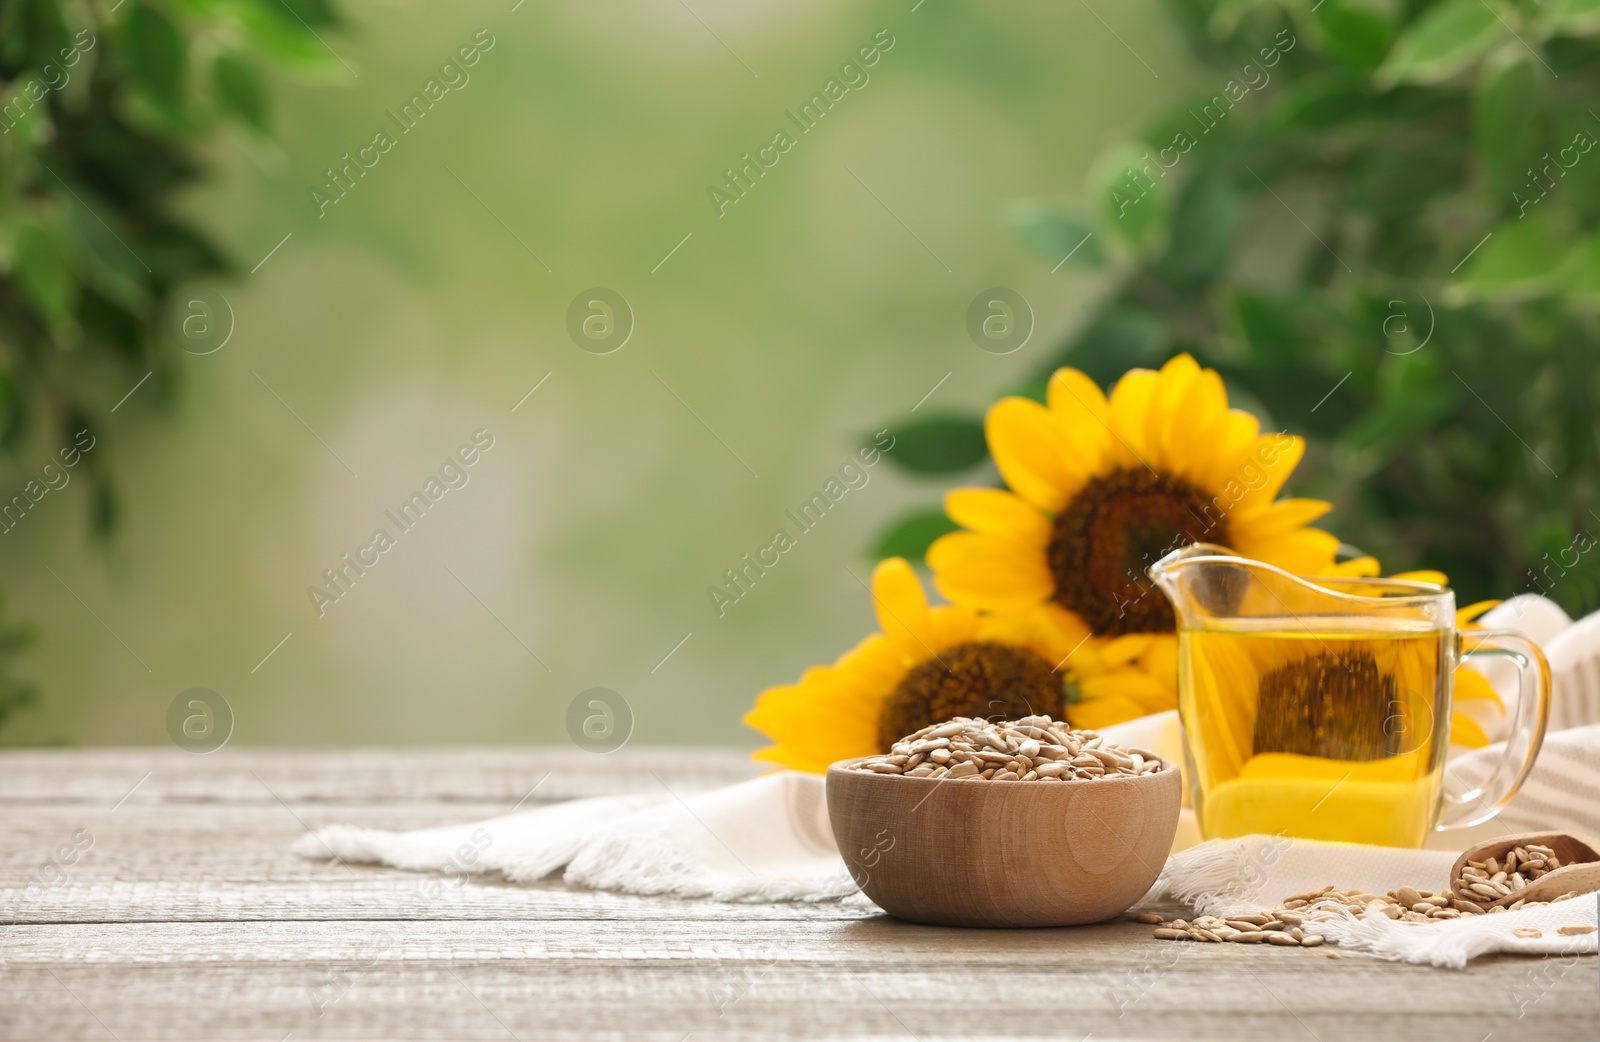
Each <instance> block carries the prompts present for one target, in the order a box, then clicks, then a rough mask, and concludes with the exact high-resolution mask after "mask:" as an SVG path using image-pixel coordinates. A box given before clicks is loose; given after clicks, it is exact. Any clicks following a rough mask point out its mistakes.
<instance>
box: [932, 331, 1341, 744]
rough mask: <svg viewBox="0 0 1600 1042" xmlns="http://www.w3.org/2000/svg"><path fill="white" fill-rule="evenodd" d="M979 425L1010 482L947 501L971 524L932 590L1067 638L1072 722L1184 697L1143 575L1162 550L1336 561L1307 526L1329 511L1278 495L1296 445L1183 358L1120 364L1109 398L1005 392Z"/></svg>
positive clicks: (943, 561)
mask: <svg viewBox="0 0 1600 1042" xmlns="http://www.w3.org/2000/svg"><path fill="white" fill-rule="evenodd" d="M985 433H986V435H987V437H988V442H989V451H990V454H991V455H992V456H993V457H994V461H995V465H996V466H997V467H998V468H999V470H1000V474H1001V476H1002V477H1003V478H1004V479H1005V483H1006V485H1007V486H1008V487H1007V488H1005V489H989V488H963V489H956V490H954V491H952V492H950V493H949V494H948V495H947V496H946V497H945V508H946V511H947V512H948V513H949V515H950V518H951V520H953V521H955V522H956V523H957V524H959V525H961V526H962V527H963V529H964V530H963V531H959V532H953V533H951V534H949V535H946V536H943V537H941V538H940V539H938V540H937V541H935V542H934V544H933V546H932V547H930V548H929V550H928V564H929V566H930V567H931V568H932V569H933V572H934V585H935V586H936V587H937V588H938V590H939V592H940V593H942V594H944V596H945V597H947V598H948V599H949V600H950V601H952V602H953V603H954V604H956V605H959V606H961V607H965V608H970V609H972V610H974V611H977V612H982V613H993V614H995V615H1001V616H1027V617H1033V618H1034V619H1035V621H1033V622H1030V625H1032V626H1035V627H1046V628H1048V629H1050V630H1051V631H1053V632H1055V633H1056V634H1058V635H1060V637H1061V638H1062V639H1066V640H1068V641H1069V642H1076V643H1077V644H1078V645H1079V646H1078V650H1077V651H1075V652H1074V653H1073V654H1072V657H1071V660H1070V662H1069V663H1068V666H1067V669H1066V671H1068V672H1070V674H1071V675H1072V677H1073V678H1074V682H1075V683H1076V686H1077V696H1078V699H1077V700H1075V701H1074V704H1073V706H1072V708H1071V710H1070V711H1069V718H1070V719H1071V721H1072V723H1073V724H1074V725H1075V726H1104V725H1106V724H1109V723H1114V722H1116V721H1119V720H1125V719H1129V718H1130V717H1133V716H1139V715H1142V714H1143V713H1148V712H1153V711H1155V710H1157V709H1170V708H1172V707H1174V706H1175V705H1176V704H1177V691H1176V686H1177V669H1176V662H1177V652H1176V640H1175V637H1174V630H1175V628H1176V625H1175V619H1174V617H1173V613H1172V608H1171V606H1170V605H1169V604H1168V603H1167V600H1166V598H1165V596H1164V595H1163V594H1162V593H1161V592H1160V591H1159V590H1157V589H1156V588H1155V587H1154V586H1153V585H1152V584H1151V583H1150V581H1149V579H1148V578H1147V576H1146V572H1145V570H1146V569H1147V568H1148V567H1149V566H1150V565H1151V564H1153V563H1154V562H1155V561H1157V560H1158V559H1160V558H1161V557H1162V555H1164V554H1166V553H1167V552H1168V551H1169V550H1172V549H1175V548H1177V547H1179V546H1183V545H1186V544H1188V543H1193V542H1209V543H1220V544H1222V545H1224V546H1228V547H1231V548H1232V549H1234V550H1236V551H1237V552H1239V553H1241V554H1244V555H1245V556H1247V557H1251V558H1254V559H1256V560H1259V561H1265V562H1267V563H1269V564H1275V565H1277V566H1279V567H1281V568H1284V569H1286V570H1288V571H1291V572H1294V573H1296V574H1300V575H1326V574H1329V573H1331V572H1333V571H1334V570H1335V563H1334V561H1335V555H1336V553H1337V552H1338V548H1339V541H1338V539H1337V538H1335V537H1334V536H1332V535H1330V534H1329V533H1327V532H1323V531H1320V530H1318V529H1315V528H1309V527H1307V526H1308V525H1309V523H1310V522H1312V521H1314V520H1316V519H1317V518H1319V517H1321V516H1322V515H1323V514H1325V513H1327V512H1328V510H1329V509H1330V508H1331V507H1330V504H1328V503H1325V502H1322V501H1321V500H1313V499H1279V498H1278V493H1279V492H1280V490H1281V489H1282V488H1283V485H1284V482H1285V481H1286V480H1287V479H1288V477H1289V475H1290V474H1291V473H1292V472H1293V471H1294V468H1295V466H1296V465H1297V464H1298V463H1299V462H1300V458H1301V456H1302V455H1303V454H1304V452H1305V442H1304V441H1303V440H1302V439H1300V438H1297V437H1293V436H1290V435H1287V434H1277V433H1267V434H1262V433H1261V427H1260V423H1259V422H1258V421H1257V420H1256V418H1255V417H1254V416H1251V415H1250V414H1249V413H1246V412H1243V411H1241V410H1239V409H1230V408H1229V407H1228V395H1227V391H1226V390H1225V388H1224V387H1223V384H1222V378H1221V377H1220V376H1219V375H1217V373H1216V371H1214V370H1211V369H1202V368H1200V366H1199V364H1198V363H1196V362H1195V360H1194V359H1193V358H1191V357H1190V356H1189V355H1187V354H1183V355H1179V356H1177V357H1176V358H1173V359H1172V360H1171V361H1169V362H1168V363H1167V364H1166V365H1164V366H1162V368H1161V370H1160V371H1159V372H1152V371H1150V370H1147V369H1135V370H1133V371H1131V372H1129V373H1127V374H1126V375H1125V376H1123V377H1122V379H1120V380H1119V381H1117V384H1116V386H1115V387H1113V388H1112V390H1111V395H1110V397H1109V398H1108V397H1107V396H1106V395H1105V394H1103V393H1102V392H1101V390H1100V388H1099V387H1098V386H1097V385H1096V384H1095V382H1094V381H1093V380H1091V379H1089V378H1088V377H1087V376H1085V375H1084V374H1083V373H1081V372H1079V371H1078V370H1076V369H1070V368H1063V369H1058V370H1057V371H1056V372H1055V374H1054V375H1053V376H1052V377H1051V378H1050V382H1049V388H1048V393H1047V396H1046V404H1044V405H1040V404H1038V403H1037V402H1033V401H1030V400H1028V399H1026V398H1006V399H1004V400H1002V401H1000V402H998V403H997V404H996V405H995V406H994V407H993V408H991V409H990V410H989V413H988V416H987V417H986V420H985ZM1039 618H1042V620H1043V621H1037V620H1038V619H1039ZM1128 637H1134V638H1136V639H1135V640H1132V641H1129V640H1126V639H1125V638H1128ZM1080 659H1081V660H1082V662H1083V664H1084V665H1086V666H1088V669H1087V673H1088V674H1089V675H1088V676H1085V675H1083V673H1081V672H1080V669H1082V668H1083V667H1082V666H1080ZM1108 667H1109V668H1108ZM1141 674H1142V676H1143V678H1144V679H1140V680H1137V681H1136V680H1134V679H1132V678H1134V677H1137V676H1139V675H1141ZM1152 685H1155V686H1156V687H1159V688H1160V689H1161V693H1160V694H1159V696H1158V695H1157V694H1156V693H1155V691H1154V690H1153V688H1152Z"/></svg>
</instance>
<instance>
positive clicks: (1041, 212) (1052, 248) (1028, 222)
mask: <svg viewBox="0 0 1600 1042" xmlns="http://www.w3.org/2000/svg"><path fill="white" fill-rule="evenodd" d="M1007 217H1008V219H1009V221H1010V224H1011V227H1012V228H1013V229H1014V230H1015V231H1016V233H1017V235H1018V237H1020V238H1021V239H1022V241H1023V242H1025V243H1027V244H1028V245H1029V246H1031V247H1033V248H1034V249H1035V250H1038V251H1039V252H1040V253H1041V254H1043V255H1044V256H1045V257H1047V258H1049V259H1050V261H1051V262H1053V263H1057V262H1060V261H1062V260H1063V259H1065V258H1066V257H1067V256H1068V255H1069V254H1070V255H1071V258H1072V259H1071V261H1070V263H1072V264H1075V265H1077V266H1079V267H1083V268H1099V267H1101V266H1103V265H1104V264H1105V261H1106V257H1105V251H1103V250H1102V249H1101V248H1100V243H1099V242H1098V241H1096V240H1095V239H1094V238H1093V237H1092V236H1093V234H1094V229H1093V227H1092V226H1091V225H1090V224H1089V222H1088V221H1087V220H1085V219H1084V218H1082V217H1080V216H1078V215H1077V214H1073V213H1069V212H1067V211H1066V210H1064V209H1061V208H1058V207H1053V206H1049V205H1047V204H1044V203H1040V202H1037V201H1035V200H1032V199H1026V200H1022V201H1020V202H1017V203H1013V204H1012V205H1011V207H1010V211H1009V213H1008V214H1007Z"/></svg>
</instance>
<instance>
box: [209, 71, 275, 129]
mask: <svg viewBox="0 0 1600 1042" xmlns="http://www.w3.org/2000/svg"><path fill="white" fill-rule="evenodd" d="M211 75H212V78H213V80H214V81H215V82H216V85H217V101H218V103H219V104H220V105H221V106H222V108H223V109H224V110H226V111H228V112H231V113H233V114H234V115H236V116H238V117H239V118H240V119H242V120H244V121H245V122H246V123H248V124H250V125H251V126H252V127H255V128H256V129H257V130H266V129H267V92H266V88H264V87H263V86H262V84H261V77H260V75H259V74H258V73H257V72H256V70H255V67H254V66H253V65H251V64H250V62H249V60H248V59H246V58H245V57H244V56H243V55H240V54H230V53H223V54H219V55H217V60H216V61H215V62H213V63H212V66H211Z"/></svg>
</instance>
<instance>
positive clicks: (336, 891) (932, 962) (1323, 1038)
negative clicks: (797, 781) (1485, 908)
mask: <svg viewBox="0 0 1600 1042" xmlns="http://www.w3.org/2000/svg"><path fill="white" fill-rule="evenodd" d="M547 771H549V772H552V773H550V775H549V777H548V778H547V779H546V780H545V781H544V782H543V783H542V784H540V785H539V786H538V788H537V790H536V791H535V793H534V795H533V796H532V797H530V798H528V802H527V803H526V804H524V806H532V805H535V804H536V803H539V802H549V801H553V800H559V799H569V798H572V797H577V796H588V795H596V794H600V793H613V792H625V791H638V790H643V789H646V788H648V787H651V786H654V785H656V784H657V783H656V782H655V781H654V780H653V779H652V778H651V776H650V772H651V771H654V772H656V773H658V774H659V775H660V776H661V778H662V779H663V780H664V781H666V782H667V783H669V784H671V785H672V787H673V788H674V789H675V790H676V791H679V792H680V793H681V792H687V791H692V790H695V789H699V788H707V787H711V786H716V785H723V784H727V783H729V782H732V781H735V780H738V779H741V778H744V777H748V776H749V775H750V774H751V773H752V768H751V767H750V766H749V765H748V764H747V763H746V762H744V761H743V759H742V757H740V756H738V755H736V754H733V753H729V752H724V751H695V750H672V751H667V750H627V751H624V752H621V753H617V754H614V755H612V756H609V757H601V756H594V755H589V754H586V753H582V752H577V751H574V750H551V749H517V750H505V749H472V750H415V751H410V750H408V751H390V750H351V751H336V752H281V751H264V750H261V751H254V750H237V749H227V750H223V751H222V752H219V753H215V754H212V755H209V756H196V755H191V754H188V753H184V752H182V751H179V750H176V749H135V750H92V751H90V750H85V751H58V750H49V751H34V750H28V751H13V752H7V753H3V754H0V837H3V839H0V851H3V854H4V861H3V864H0V922H4V923H5V925H0V939H3V940H0V1036H3V1037H5V1038H47V1037H48V1038H76V1039H111V1040H115V1042H132V1040H134V1039H143V1038H173V1039H177V1038H186V1039H187V1038H218V1039H234V1038H239V1039H244V1038H255V1039H268V1040H272V1042H279V1040H283V1039H286V1038H292V1039H314V1038H375V1037H393V1038H472V1039H515V1040H519V1042H533V1040H535V1039H589V1038H630V1039H659V1040H663V1042H682V1040H684V1039H717V1038H721V1039H737V1040H756V1039H764V1038H791V1037H808V1038H852V1039H853V1038H883V1039H891V1038H895V1039H907V1038H915V1039H924V1040H925V1039H933V1038H960V1039H980V1038H1031V1037H1058V1038H1067V1039H1072V1040H1074V1042H1077V1040H1081V1039H1083V1038H1085V1036H1092V1038H1093V1039H1109V1038H1173V1039H1189V1038H1199V1037H1214V1038H1270V1039H1297V1038H1305V1039H1311V1040H1314V1042H1335V1040H1340V1042H1347V1040H1352V1039H1378V1038H1405V1039H1435V1038H1437V1039H1459V1040H1462V1042H1483V1040H1485V1039H1504V1040H1507V1042H1509V1040H1511V1039H1520V1040H1533V1039H1538V1040H1544V1039H1556V1038H1589V1039H1593V1038H1597V1037H1600V970H1597V966H1596V960H1595V959H1593V958H1570V959H1566V960H1561V959H1547V960H1535V959H1528V958H1512V957H1494V958H1485V959H1480V960H1478V961H1476V962H1474V963H1473V964H1472V966H1471V968H1470V969H1468V970H1466V971H1465V972H1456V971H1450V970H1439V969H1432V968H1428V967H1421V966H1410V965H1397V964H1390V963H1382V962H1376V961H1373V960H1370V959H1365V958H1360V957H1355V956H1346V957H1345V958H1343V959H1341V960H1338V961H1334V960H1331V959H1329V958H1327V957H1326V954H1325V952H1324V951H1321V950H1305V951H1301V950H1298V949H1294V950H1289V949H1281V948H1269V947H1264V946H1254V945H1227V944H1223V945H1210V944H1198V943H1192V942H1162V941H1156V940H1154V939H1152V938H1151V937H1150V934H1149V927H1144V926H1138V925H1135V924H1133V923H1128V922H1115V923H1107V924H1103V925H1100V926H1092V927H1079V928H1076V929H1069V930H1034V931H1014V932H1005V931H977V930H948V929H936V928H930V927H920V926H911V925H907V924H903V923H898V922H894V921H891V920H889V919H887V918H885V917H883V916H881V915H875V914H871V913H870V912H865V911H861V910H858V909H849V908H841V907H839V906H837V905H816V906H806V905H731V904H718V903H713V902H702V901H681V900H674V899H664V898H643V897H632V896H625V895H615V894H605V893H595V892H585V891H571V890H568V889H566V888H565V887H563V886H562V885H561V884H560V883H559V882H555V881H546V882H544V883H541V884H539V885H536V886H513V885H509V884H506V883H504V882H501V881H497V880H494V879H481V880H469V881H467V882H465V883H464V884H462V885H460V886H446V887H443V888H442V889H437V892H436V890H435V889H429V888H423V887H422V886H421V885H420V884H422V883H423V882H424V881H425V880H427V879H429V878H430V877H427V876H420V875H417V874H412V873H405V872H397V871H392V870H388V869H379V868H369V867H364V866H348V865H330V864H328V863H320V862H311V861H303V860H301V859H300V858H297V857H295V856H294V855H292V854H290V853H289V850H288V847H289V844H290V843H291V842H292V841H293V840H294V839H295V838H296V837H297V836H299V835H300V834H301V833H302V832H304V831H305V830H306V829H307V828H314V827H317V826H320V825H324V824H330V823H334V822H351V823H356V824H362V825H370V826H374V827H380V828H408V827H417V826H424V825H434V824H443V823H447V822H459V821H465V820H470V819H474V818H479V817H488V816H492V815H495V814H500V813H504V812H506V811H508V810H509V809H510V808H511V807H512V806H513V805H515V804H516V803H517V802H518V801H519V800H521V799H523V798H524V797H525V795H526V794H527V793H528V790H529V789H530V788H531V787H532V786H533V785H534V783H535V782H536V781H538V780H539V779H540V777H541V776H542V775H544V774H545V773H546V772H547ZM63 848H65V852H64V853H63ZM65 862H70V863H65ZM30 884H31V886H30Z"/></svg>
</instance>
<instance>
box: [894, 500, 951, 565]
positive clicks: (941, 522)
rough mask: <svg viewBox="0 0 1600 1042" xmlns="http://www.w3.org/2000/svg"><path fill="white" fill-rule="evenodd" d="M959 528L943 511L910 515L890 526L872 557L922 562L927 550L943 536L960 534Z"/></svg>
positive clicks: (929, 511)
mask: <svg viewBox="0 0 1600 1042" xmlns="http://www.w3.org/2000/svg"><path fill="white" fill-rule="evenodd" d="M960 528H961V526H960V525H958V524H956V523H955V522H954V521H952V520H950V519H949V518H948V517H945V515H944V511H942V510H925V511H922V512H921V513H916V514H908V515H907V516H905V517H902V518H901V519H900V520H899V521H896V522H895V523H894V524H893V525H891V526H889V528H888V529H887V530H885V531H884V532H883V533H882V534H881V535H879V536H878V541H877V542H876V543H874V544H873V546H872V557H873V559H874V560H877V561H881V560H883V559H884V558H886V557H904V558H905V559H906V560H908V561H913V562H921V560H922V559H923V558H924V557H926V556H928V547H930V546H932V545H933V541H934V540H935V539H937V538H939V537H940V536H942V535H946V534H948V533H950V532H955V531H959V530H960Z"/></svg>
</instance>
